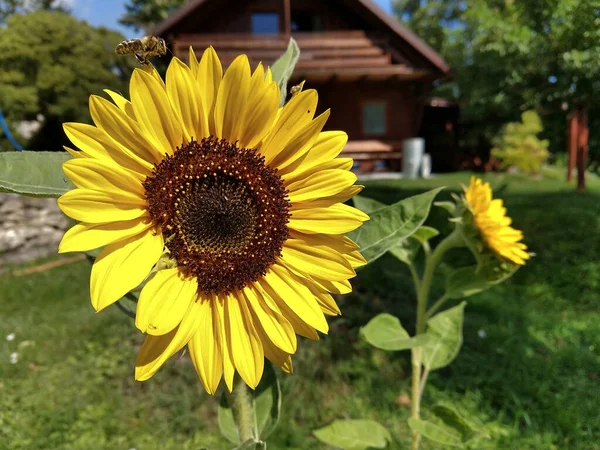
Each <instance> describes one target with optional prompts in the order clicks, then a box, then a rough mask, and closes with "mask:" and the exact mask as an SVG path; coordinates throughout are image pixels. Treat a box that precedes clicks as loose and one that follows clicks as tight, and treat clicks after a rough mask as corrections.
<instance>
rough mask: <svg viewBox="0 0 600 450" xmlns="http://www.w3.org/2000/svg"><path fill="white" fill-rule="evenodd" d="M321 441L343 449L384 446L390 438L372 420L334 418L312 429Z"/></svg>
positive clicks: (360, 449) (383, 429)
mask: <svg viewBox="0 0 600 450" xmlns="http://www.w3.org/2000/svg"><path fill="white" fill-rule="evenodd" d="M313 434H314V435H315V436H316V437H317V439H319V440H320V441H321V442H324V443H326V444H329V445H332V446H335V447H338V448H341V449H343V450H367V449H368V448H385V447H387V444H388V442H389V441H391V440H392V437H391V435H390V432H389V431H388V430H387V429H385V427H383V426H381V425H380V424H379V423H377V422H375V421H373V420H360V419H356V420H334V421H333V422H332V423H331V424H329V425H327V426H326V427H323V428H319V429H318V430H315V431H313Z"/></svg>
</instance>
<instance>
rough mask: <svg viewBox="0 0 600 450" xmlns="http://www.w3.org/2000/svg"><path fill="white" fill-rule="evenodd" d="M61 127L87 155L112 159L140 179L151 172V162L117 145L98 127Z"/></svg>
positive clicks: (70, 124)
mask: <svg viewBox="0 0 600 450" xmlns="http://www.w3.org/2000/svg"><path fill="white" fill-rule="evenodd" d="M63 129H64V131H65V134H66V135H67V137H68V138H69V139H70V140H71V142H73V144H75V145H76V146H77V147H78V148H79V149H80V150H81V151H83V152H84V153H85V154H86V155H88V156H91V157H93V158H96V159H105V160H107V161H113V162H115V163H116V164H117V165H118V166H121V167H125V168H128V169H129V170H131V171H133V172H135V173H136V175H137V177H138V179H140V180H141V181H144V180H145V179H146V176H148V175H150V174H151V173H152V168H153V165H152V163H150V162H149V161H146V160H145V159H143V158H140V157H139V156H137V155H136V154H134V153H133V152H131V151H129V150H127V149H125V148H123V147H121V146H119V145H118V144H117V142H116V141H114V140H113V139H112V138H111V137H110V136H108V135H107V134H106V133H105V132H104V131H102V130H101V129H99V128H96V127H94V126H91V125H86V124H83V123H65V124H63Z"/></svg>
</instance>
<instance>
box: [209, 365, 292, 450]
mask: <svg viewBox="0 0 600 450" xmlns="http://www.w3.org/2000/svg"><path fill="white" fill-rule="evenodd" d="M251 393H252V402H253V405H254V414H255V423H256V425H257V432H258V437H259V438H260V439H262V440H266V438H267V437H268V436H269V435H270V434H271V433H272V432H273V430H275V428H276V427H277V422H278V421H279V415H280V413H281V388H280V386H279V380H278V379H277V374H276V373H275V370H274V369H273V366H272V365H271V363H267V362H265V369H264V373H263V376H262V378H261V380H260V383H259V384H258V386H257V387H256V389H255V390H254V391H251ZM218 418H219V429H220V430H221V434H223V436H225V437H226V438H227V439H228V440H229V441H230V442H233V443H234V444H239V443H240V439H239V435H238V431H237V427H236V424H235V419H234V416H233V411H232V410H231V408H230V407H229V403H228V401H227V396H226V395H225V393H223V395H222V396H221V401H220V403H219V411H218Z"/></svg>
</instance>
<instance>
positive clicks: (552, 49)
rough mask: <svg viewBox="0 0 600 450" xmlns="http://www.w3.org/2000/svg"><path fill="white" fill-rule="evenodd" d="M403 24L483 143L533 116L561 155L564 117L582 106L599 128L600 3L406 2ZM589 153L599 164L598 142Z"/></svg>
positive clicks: (569, 0) (596, 0)
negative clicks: (449, 78) (443, 65)
mask: <svg viewBox="0 0 600 450" xmlns="http://www.w3.org/2000/svg"><path fill="white" fill-rule="evenodd" d="M397 6H398V7H399V8H400V9H397V11H398V14H399V16H400V19H401V20H403V21H405V22H406V23H407V24H408V25H409V26H410V27H413V28H414V29H415V30H418V31H419V32H420V33H421V36H423V37H424V38H425V39H426V40H427V41H428V42H429V43H431V44H432V45H433V46H435V47H436V48H437V49H438V50H439V51H440V52H441V53H442V55H443V56H444V57H445V58H446V59H447V60H448V62H449V63H450V65H451V67H452V68H453V73H454V80H453V82H452V83H447V84H446V85H445V86H443V87H442V88H441V89H440V90H439V91H438V94H442V95H444V96H446V97H450V98H452V99H454V100H458V101H459V103H460V104H461V107H462V112H463V117H464V119H465V121H466V122H467V124H470V125H471V128H473V129H475V130H477V132H483V133H484V134H485V135H486V137H488V138H491V137H492V136H493V135H495V134H496V133H497V131H498V129H499V128H501V126H502V124H504V123H506V122H508V121H510V120H514V119H516V118H518V115H519V114H520V113H521V112H523V111H525V110H528V109H535V110H537V111H538V112H540V114H541V115H542V118H543V121H544V122H545V125H546V126H545V130H546V131H545V133H544V134H545V136H546V137H548V138H549V139H550V144H551V148H552V150H553V151H554V152H557V151H562V150H564V149H565V135H566V117H565V116H566V111H565V108H566V109H570V108H571V107H572V106H574V105H576V104H579V103H584V104H585V105H587V107H588V108H591V109H593V110H594V111H597V112H596V113H590V118H591V120H593V121H595V125H594V124H592V123H590V129H591V130H593V129H598V128H600V114H598V113H600V110H598V108H599V107H598V106H596V105H600V58H598V57H597V55H598V54H600V26H599V25H600V0H519V1H515V0H469V1H468V2H467V1H464V0H456V1H455V0H447V1H443V0H404V1H401V2H398V4H397ZM591 138H592V139H591V141H590V152H591V153H595V154H596V157H598V156H600V142H599V141H598V136H591Z"/></svg>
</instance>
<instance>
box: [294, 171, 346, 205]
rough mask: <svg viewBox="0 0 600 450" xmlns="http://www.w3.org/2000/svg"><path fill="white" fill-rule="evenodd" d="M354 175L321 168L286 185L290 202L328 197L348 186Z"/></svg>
mask: <svg viewBox="0 0 600 450" xmlns="http://www.w3.org/2000/svg"><path fill="white" fill-rule="evenodd" d="M355 181H356V175H355V174H353V173H352V172H348V171H346V170H336V169H331V170H322V171H320V172H317V173H315V174H313V175H310V176H309V177H307V178H304V179H302V180H300V181H296V182H295V183H291V184H290V185H288V186H287V188H288V190H289V191H290V193H289V199H290V201H291V202H292V203H296V202H306V201H309V200H315V199H318V198H321V197H329V196H332V195H335V194H338V193H339V192H341V191H343V190H344V189H346V188H348V187H350V186H351V185H352V184H354V182H355Z"/></svg>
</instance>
